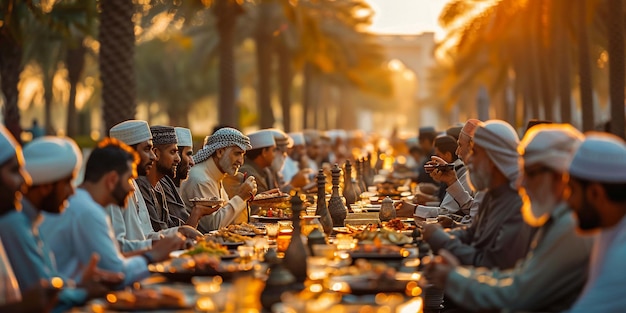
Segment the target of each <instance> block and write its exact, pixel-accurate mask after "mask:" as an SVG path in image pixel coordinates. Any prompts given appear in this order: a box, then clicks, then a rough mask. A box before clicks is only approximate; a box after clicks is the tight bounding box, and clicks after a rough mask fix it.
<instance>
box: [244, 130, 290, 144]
mask: <svg viewBox="0 0 626 313" xmlns="http://www.w3.org/2000/svg"><path fill="white" fill-rule="evenodd" d="M266 130H268V131H270V132H272V135H273V136H274V141H275V142H276V146H277V147H280V148H291V147H293V139H291V137H289V135H287V133H285V132H284V131H282V130H280V129H278V128H267V129H266ZM250 140H251V141H252V137H251V138H250Z"/></svg>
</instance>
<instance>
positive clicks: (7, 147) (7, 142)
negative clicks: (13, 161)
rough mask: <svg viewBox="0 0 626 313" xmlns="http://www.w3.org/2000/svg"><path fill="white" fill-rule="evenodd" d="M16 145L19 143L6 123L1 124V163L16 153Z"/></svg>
mask: <svg viewBox="0 0 626 313" xmlns="http://www.w3.org/2000/svg"><path fill="white" fill-rule="evenodd" d="M16 147H19V143H17V141H16V140H15V138H14V137H13V135H11V133H10V132H9V130H8V129H7V128H6V127H4V125H0V165H2V164H3V163H4V162H6V161H7V160H9V159H10V158H12V157H14V156H15V155H16V153H17V150H18V149H17V148H16Z"/></svg>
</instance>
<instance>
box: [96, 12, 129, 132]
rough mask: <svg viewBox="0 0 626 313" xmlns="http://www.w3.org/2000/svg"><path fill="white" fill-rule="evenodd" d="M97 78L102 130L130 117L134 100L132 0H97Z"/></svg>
mask: <svg viewBox="0 0 626 313" xmlns="http://www.w3.org/2000/svg"><path fill="white" fill-rule="evenodd" d="M100 6H101V10H102V11H101V13H100V77H101V78H100V79H101V80H102V106H103V108H102V111H103V115H104V123H105V127H106V129H105V131H107V132H108V130H109V129H111V127H113V126H115V125H116V124H118V123H120V122H123V121H125V120H129V119H133V118H134V117H135V112H136V110H137V107H136V103H135V96H136V95H135V92H136V91H135V84H136V83H135V69H134V53H135V30H134V29H135V25H134V23H133V21H132V17H133V13H134V7H133V1H132V0H108V1H102V2H101V3H100Z"/></svg>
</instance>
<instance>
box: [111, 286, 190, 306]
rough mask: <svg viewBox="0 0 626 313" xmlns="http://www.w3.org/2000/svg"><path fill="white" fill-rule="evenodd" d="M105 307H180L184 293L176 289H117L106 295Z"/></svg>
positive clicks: (183, 302) (183, 301)
mask: <svg viewBox="0 0 626 313" xmlns="http://www.w3.org/2000/svg"><path fill="white" fill-rule="evenodd" d="M106 301H107V308H108V309H111V310H147V309H157V308H182V307H184V306H185V295H184V294H183V293H182V292H181V291H179V290H176V289H173V288H169V287H161V288H159V289H158V290H157V289H134V290H130V291H118V292H113V293H109V294H108V295H107V296H106Z"/></svg>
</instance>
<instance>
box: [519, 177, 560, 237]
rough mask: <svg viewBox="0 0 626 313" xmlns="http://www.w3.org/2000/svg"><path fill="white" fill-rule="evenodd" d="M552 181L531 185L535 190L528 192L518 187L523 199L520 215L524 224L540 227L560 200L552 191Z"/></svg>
mask: <svg viewBox="0 0 626 313" xmlns="http://www.w3.org/2000/svg"><path fill="white" fill-rule="evenodd" d="M552 184H553V182H548V183H546V184H543V183H542V184H541V185H540V186H533V187H532V188H535V189H536V192H532V195H531V194H529V191H528V189H526V188H520V195H521V196H522V199H524V205H523V206H522V216H523V217H524V221H525V222H526V224H528V225H530V226H532V227H541V226H542V225H543V224H545V223H546V222H547V221H548V218H549V217H550V214H551V213H552V211H554V209H555V208H556V206H557V205H558V204H559V202H560V200H559V199H558V198H557V197H556V196H554V194H553V193H552V188H553V185H552Z"/></svg>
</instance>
